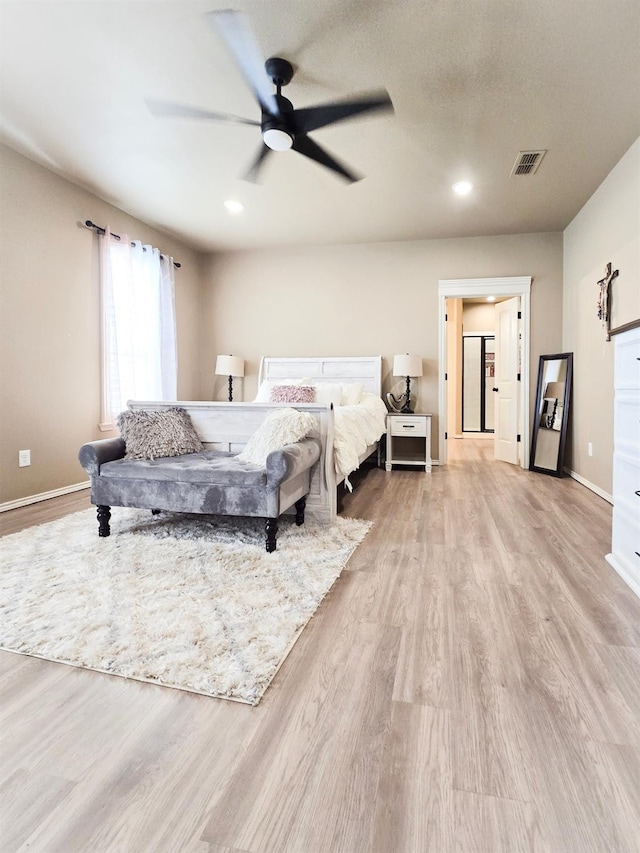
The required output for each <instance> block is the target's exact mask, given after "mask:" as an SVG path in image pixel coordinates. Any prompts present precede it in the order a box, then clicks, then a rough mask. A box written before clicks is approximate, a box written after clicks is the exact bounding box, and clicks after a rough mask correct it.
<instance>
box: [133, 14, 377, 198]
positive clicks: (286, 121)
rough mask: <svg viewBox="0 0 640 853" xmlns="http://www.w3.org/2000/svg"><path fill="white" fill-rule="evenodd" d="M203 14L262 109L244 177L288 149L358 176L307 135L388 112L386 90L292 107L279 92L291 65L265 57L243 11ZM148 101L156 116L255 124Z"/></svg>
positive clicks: (356, 177) (251, 175) (354, 177)
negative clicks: (359, 117) (258, 139)
mask: <svg viewBox="0 0 640 853" xmlns="http://www.w3.org/2000/svg"><path fill="white" fill-rule="evenodd" d="M207 18H208V20H209V21H210V22H211V23H212V24H213V25H214V27H215V28H216V30H217V32H218V34H219V35H220V36H221V38H222V39H223V41H224V42H225V44H226V46H227V48H228V49H229V52H230V54H231V56H232V57H233V59H234V60H235V62H236V65H237V66H238V69H239V71H240V73H241V74H242V76H243V77H244V80H245V82H246V83H247V85H248V86H249V88H250V89H251V91H252V92H253V95H254V97H255V99H256V100H257V102H258V104H259V106H260V109H261V113H262V118H261V121H260V122H259V126H260V131H261V134H262V145H261V147H260V149H259V151H258V154H257V156H256V158H255V160H254V162H253V164H252V165H251V168H250V169H249V171H248V172H247V174H246V175H245V176H244V177H245V180H249V181H256V180H257V178H258V175H259V172H260V170H261V168H262V166H263V164H264V161H265V159H266V157H267V156H268V155H269V153H270V152H271V151H288V150H290V149H293V150H294V151H297V152H298V153H299V154H302V155H303V156H305V157H307V158H309V159H310V160H314V161H315V162H316V163H319V164H320V165H321V166H324V167H325V168H327V169H330V170H331V171H332V172H334V173H335V174H337V175H339V176H340V177H342V178H344V179H345V180H347V181H349V182H353V181H357V180H360V177H361V176H360V175H357V174H356V173H355V172H353V171H352V170H351V169H349V168H347V167H346V166H344V165H343V164H342V163H340V162H339V161H338V160H336V159H335V158H334V157H333V155H332V154H330V153H329V152H328V151H327V150H326V149H324V148H322V147H321V146H320V145H318V143H317V142H315V141H314V140H312V139H311V137H310V136H309V135H308V134H309V132H310V131H312V130H318V129H319V128H321V127H326V126H327V125H330V124H335V123H336V122H339V121H345V120H347V119H350V118H353V117H355V116H357V115H361V114H364V113H371V112H380V111H385V110H386V111H391V112H392V111H393V104H392V102H391V98H390V97H389V95H388V93H387V92H386V91H385V90H380V91H378V92H374V93H373V94H371V95H362V96H360V97H356V98H352V99H349V100H345V101H336V102H332V103H328V104H322V105H319V106H316V107H306V108H303V109H300V110H296V109H294V106H293V104H292V103H291V101H289V100H288V99H287V98H285V97H284V96H283V95H282V94H281V89H282V87H283V86H287V85H288V84H289V83H290V82H291V80H292V78H293V75H294V67H293V65H292V64H291V63H290V62H289V61H288V60H286V59H282V58H281V57H279V56H272V57H270V58H269V59H267V60H266V62H263V60H262V56H261V51H260V47H259V45H258V42H257V39H256V38H255V36H254V34H253V31H252V29H251V26H250V24H249V21H248V19H247V18H246V16H245V15H244V14H243V13H242V12H238V11H236V10H234V9H224V10H220V11H214V12H209V13H208V14H207ZM265 72H266V73H265ZM269 80H270V81H271V83H272V84H273V85H274V86H275V87H276V91H275V93H274V92H271V91H270V88H269ZM147 104H148V106H149V108H150V109H151V111H152V112H153V113H154V114H155V115H161V116H168V115H174V116H178V117H183V118H198V119H208V120H210V121H223V122H231V123H234V124H248V125H256V124H258V122H256V121H253V120H251V119H246V118H242V117H239V116H234V115H228V114H225V113H218V112H212V111H209V110H202V109H200V108H197V107H190V106H187V105H185V104H171V103H168V102H166V101H159V100H151V99H149V100H147Z"/></svg>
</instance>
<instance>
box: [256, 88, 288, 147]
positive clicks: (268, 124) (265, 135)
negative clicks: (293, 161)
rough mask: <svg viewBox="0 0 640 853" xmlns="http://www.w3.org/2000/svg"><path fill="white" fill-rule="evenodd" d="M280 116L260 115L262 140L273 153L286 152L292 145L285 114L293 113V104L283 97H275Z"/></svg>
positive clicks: (265, 113) (264, 113)
mask: <svg viewBox="0 0 640 853" xmlns="http://www.w3.org/2000/svg"><path fill="white" fill-rule="evenodd" d="M275 99H276V101H277V102H278V107H279V108H280V115H278V116H274V115H271V113H267V112H264V111H263V113H262V139H263V141H264V144H265V145H266V146H268V147H269V148H271V149H272V150H273V151H287V150H288V149H289V148H291V146H292V145H293V139H294V134H293V132H292V131H291V129H290V127H289V122H288V120H287V114H289V113H292V112H293V104H292V103H291V101H290V100H289V99H288V98H285V97H284V95H279V94H278V95H275Z"/></svg>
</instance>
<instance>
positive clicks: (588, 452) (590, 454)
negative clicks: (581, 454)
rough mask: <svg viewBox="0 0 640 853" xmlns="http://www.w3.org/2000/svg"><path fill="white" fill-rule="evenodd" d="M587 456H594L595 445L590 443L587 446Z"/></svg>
mask: <svg viewBox="0 0 640 853" xmlns="http://www.w3.org/2000/svg"><path fill="white" fill-rule="evenodd" d="M587 454H588V455H589V456H593V444H591V442H589V444H587Z"/></svg>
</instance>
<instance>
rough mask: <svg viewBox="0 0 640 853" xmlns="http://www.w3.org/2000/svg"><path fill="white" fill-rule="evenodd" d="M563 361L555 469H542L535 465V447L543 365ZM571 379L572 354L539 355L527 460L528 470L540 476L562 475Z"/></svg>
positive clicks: (538, 425)
mask: <svg viewBox="0 0 640 853" xmlns="http://www.w3.org/2000/svg"><path fill="white" fill-rule="evenodd" d="M562 359H565V360H566V362H567V372H566V377H565V383H564V399H563V411H562V425H561V427H560V444H559V446H558V458H557V460H556V467H555V469H554V468H542V467H540V466H539V465H536V464H535V458H536V445H537V443H538V430H539V429H540V416H541V414H542V401H543V399H544V388H543V383H544V368H545V364H546V363H547V362H549V361H559V360H562ZM572 377H573V353H572V352H560V353H555V354H553V355H541V356H540V362H539V365H538V386H537V390H536V405H535V410H534V421H533V430H532V434H531V457H530V459H529V470H530V471H537V472H538V473H540V474H550V475H551V476H552V477H562V475H563V470H562V468H563V462H564V451H565V446H566V443H567V431H568V422H569V402H570V400H571V382H572Z"/></svg>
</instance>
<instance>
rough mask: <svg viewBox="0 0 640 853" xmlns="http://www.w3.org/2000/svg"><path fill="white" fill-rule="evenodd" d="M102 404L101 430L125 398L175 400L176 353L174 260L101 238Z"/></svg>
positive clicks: (151, 250) (124, 237) (125, 239)
mask: <svg viewBox="0 0 640 853" xmlns="http://www.w3.org/2000/svg"><path fill="white" fill-rule="evenodd" d="M100 250H101V262H102V263H101V297H102V300H101V301H102V407H101V415H100V428H101V429H103V430H108V429H112V428H113V425H114V420H115V418H116V416H117V415H118V413H119V412H121V411H122V410H123V409H125V408H126V404H127V400H130V399H138V400H175V399H176V397H177V356H176V322H175V282H174V275H173V259H172V258H169V257H167V256H166V255H164V256H162V257H161V256H160V252H159V250H158V249H154V248H153V247H152V246H143V245H142V244H141V243H140V242H133V243H132V242H131V240H130V239H129V237H128V236H127V235H126V234H122V235H121V237H120V239H119V240H117V239H116V238H115V237H113V236H112V234H111V233H110V232H109V229H108V228H107V229H106V233H105V234H104V237H103V238H102V240H101V241H100Z"/></svg>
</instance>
